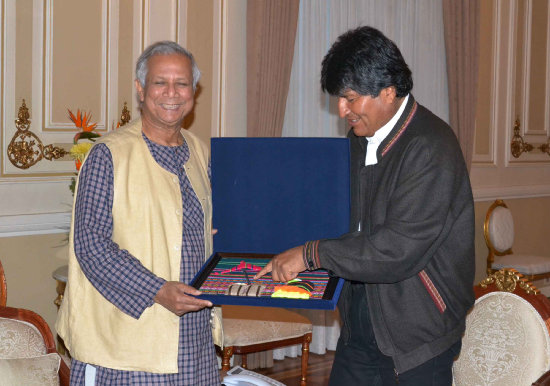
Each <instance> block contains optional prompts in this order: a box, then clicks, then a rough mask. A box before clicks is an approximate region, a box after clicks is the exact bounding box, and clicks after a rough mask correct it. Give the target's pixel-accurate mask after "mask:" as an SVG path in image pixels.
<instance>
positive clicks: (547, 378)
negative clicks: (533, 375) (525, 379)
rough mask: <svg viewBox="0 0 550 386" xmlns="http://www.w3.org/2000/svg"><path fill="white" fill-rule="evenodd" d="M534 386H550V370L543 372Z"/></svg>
mask: <svg viewBox="0 0 550 386" xmlns="http://www.w3.org/2000/svg"><path fill="white" fill-rule="evenodd" d="M532 386H550V370H548V371H547V372H545V373H544V374H542V375H541V376H540V377H539V379H537V380H536V381H535V382H533V385H532Z"/></svg>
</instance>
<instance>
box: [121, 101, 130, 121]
mask: <svg viewBox="0 0 550 386" xmlns="http://www.w3.org/2000/svg"><path fill="white" fill-rule="evenodd" d="M131 120H132V115H131V114H130V110H128V105H127V104H126V102H124V107H122V113H121V114H120V126H124V125H125V124H127V123H128V122H130V121H131Z"/></svg>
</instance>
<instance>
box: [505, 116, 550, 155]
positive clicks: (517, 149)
mask: <svg viewBox="0 0 550 386" xmlns="http://www.w3.org/2000/svg"><path fill="white" fill-rule="evenodd" d="M520 126H521V125H520V123H519V118H516V122H515V124H514V136H513V137H512V143H510V150H511V151H512V155H513V156H514V157H515V158H519V156H520V155H521V154H523V153H529V152H530V151H532V150H533V149H537V150H540V151H541V153H546V154H548V155H550V137H549V138H548V140H547V141H546V143H542V144H540V145H539V144H538V143H536V144H530V143H528V142H525V140H524V139H523V137H522V136H521V135H520V134H519V128H520ZM537 145H538V146H537Z"/></svg>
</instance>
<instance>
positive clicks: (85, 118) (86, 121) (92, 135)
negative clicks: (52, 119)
mask: <svg viewBox="0 0 550 386" xmlns="http://www.w3.org/2000/svg"><path fill="white" fill-rule="evenodd" d="M67 111H68V112H69V119H70V120H71V121H72V122H73V123H74V125H75V126H76V127H77V128H79V129H80V131H79V132H78V133H76V134H75V136H74V138H73V146H72V147H71V150H70V151H69V153H70V155H71V157H72V158H73V160H74V162H75V166H76V171H77V174H78V171H80V167H81V166H82V162H83V161H84V158H86V154H88V151H90V149H91V147H92V145H93V142H95V139H96V138H98V137H101V134H99V133H98V132H96V131H94V130H95V128H96V127H97V123H90V120H91V118H92V114H90V113H82V112H81V111H80V109H78V110H77V111H76V115H75V114H73V112H72V111H71V110H70V109H67ZM81 140H88V141H91V142H81V143H79V141H81ZM75 186H76V179H75V178H74V177H73V178H72V179H71V184H70V185H69V189H70V190H71V192H72V193H73V195H74V189H75Z"/></svg>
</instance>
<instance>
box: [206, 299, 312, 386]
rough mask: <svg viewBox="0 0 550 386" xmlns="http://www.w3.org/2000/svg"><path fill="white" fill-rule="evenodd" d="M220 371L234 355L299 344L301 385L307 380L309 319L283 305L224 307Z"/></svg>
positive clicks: (243, 358) (219, 349)
mask: <svg viewBox="0 0 550 386" xmlns="http://www.w3.org/2000/svg"><path fill="white" fill-rule="evenodd" d="M222 314H223V322H222V323H223V337H222V341H223V347H217V348H218V351H219V352H220V354H221V357H222V370H229V367H230V364H229V363H230V359H231V357H232V356H233V354H240V355H241V356H242V364H241V366H242V367H244V368H246V367H247V361H246V355H247V354H251V353H256V352H260V351H265V350H272V349H275V348H279V347H284V346H290V345H294V344H301V345H302V369H301V379H300V382H301V383H300V384H301V385H302V386H305V385H306V383H307V363H308V358H309V343H310V342H311V336H312V334H311V331H312V325H311V322H310V321H309V320H308V319H307V318H306V317H304V316H302V315H299V314H297V313H295V312H292V311H289V310H285V309H284V308H269V307H244V306H223V307H222Z"/></svg>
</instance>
